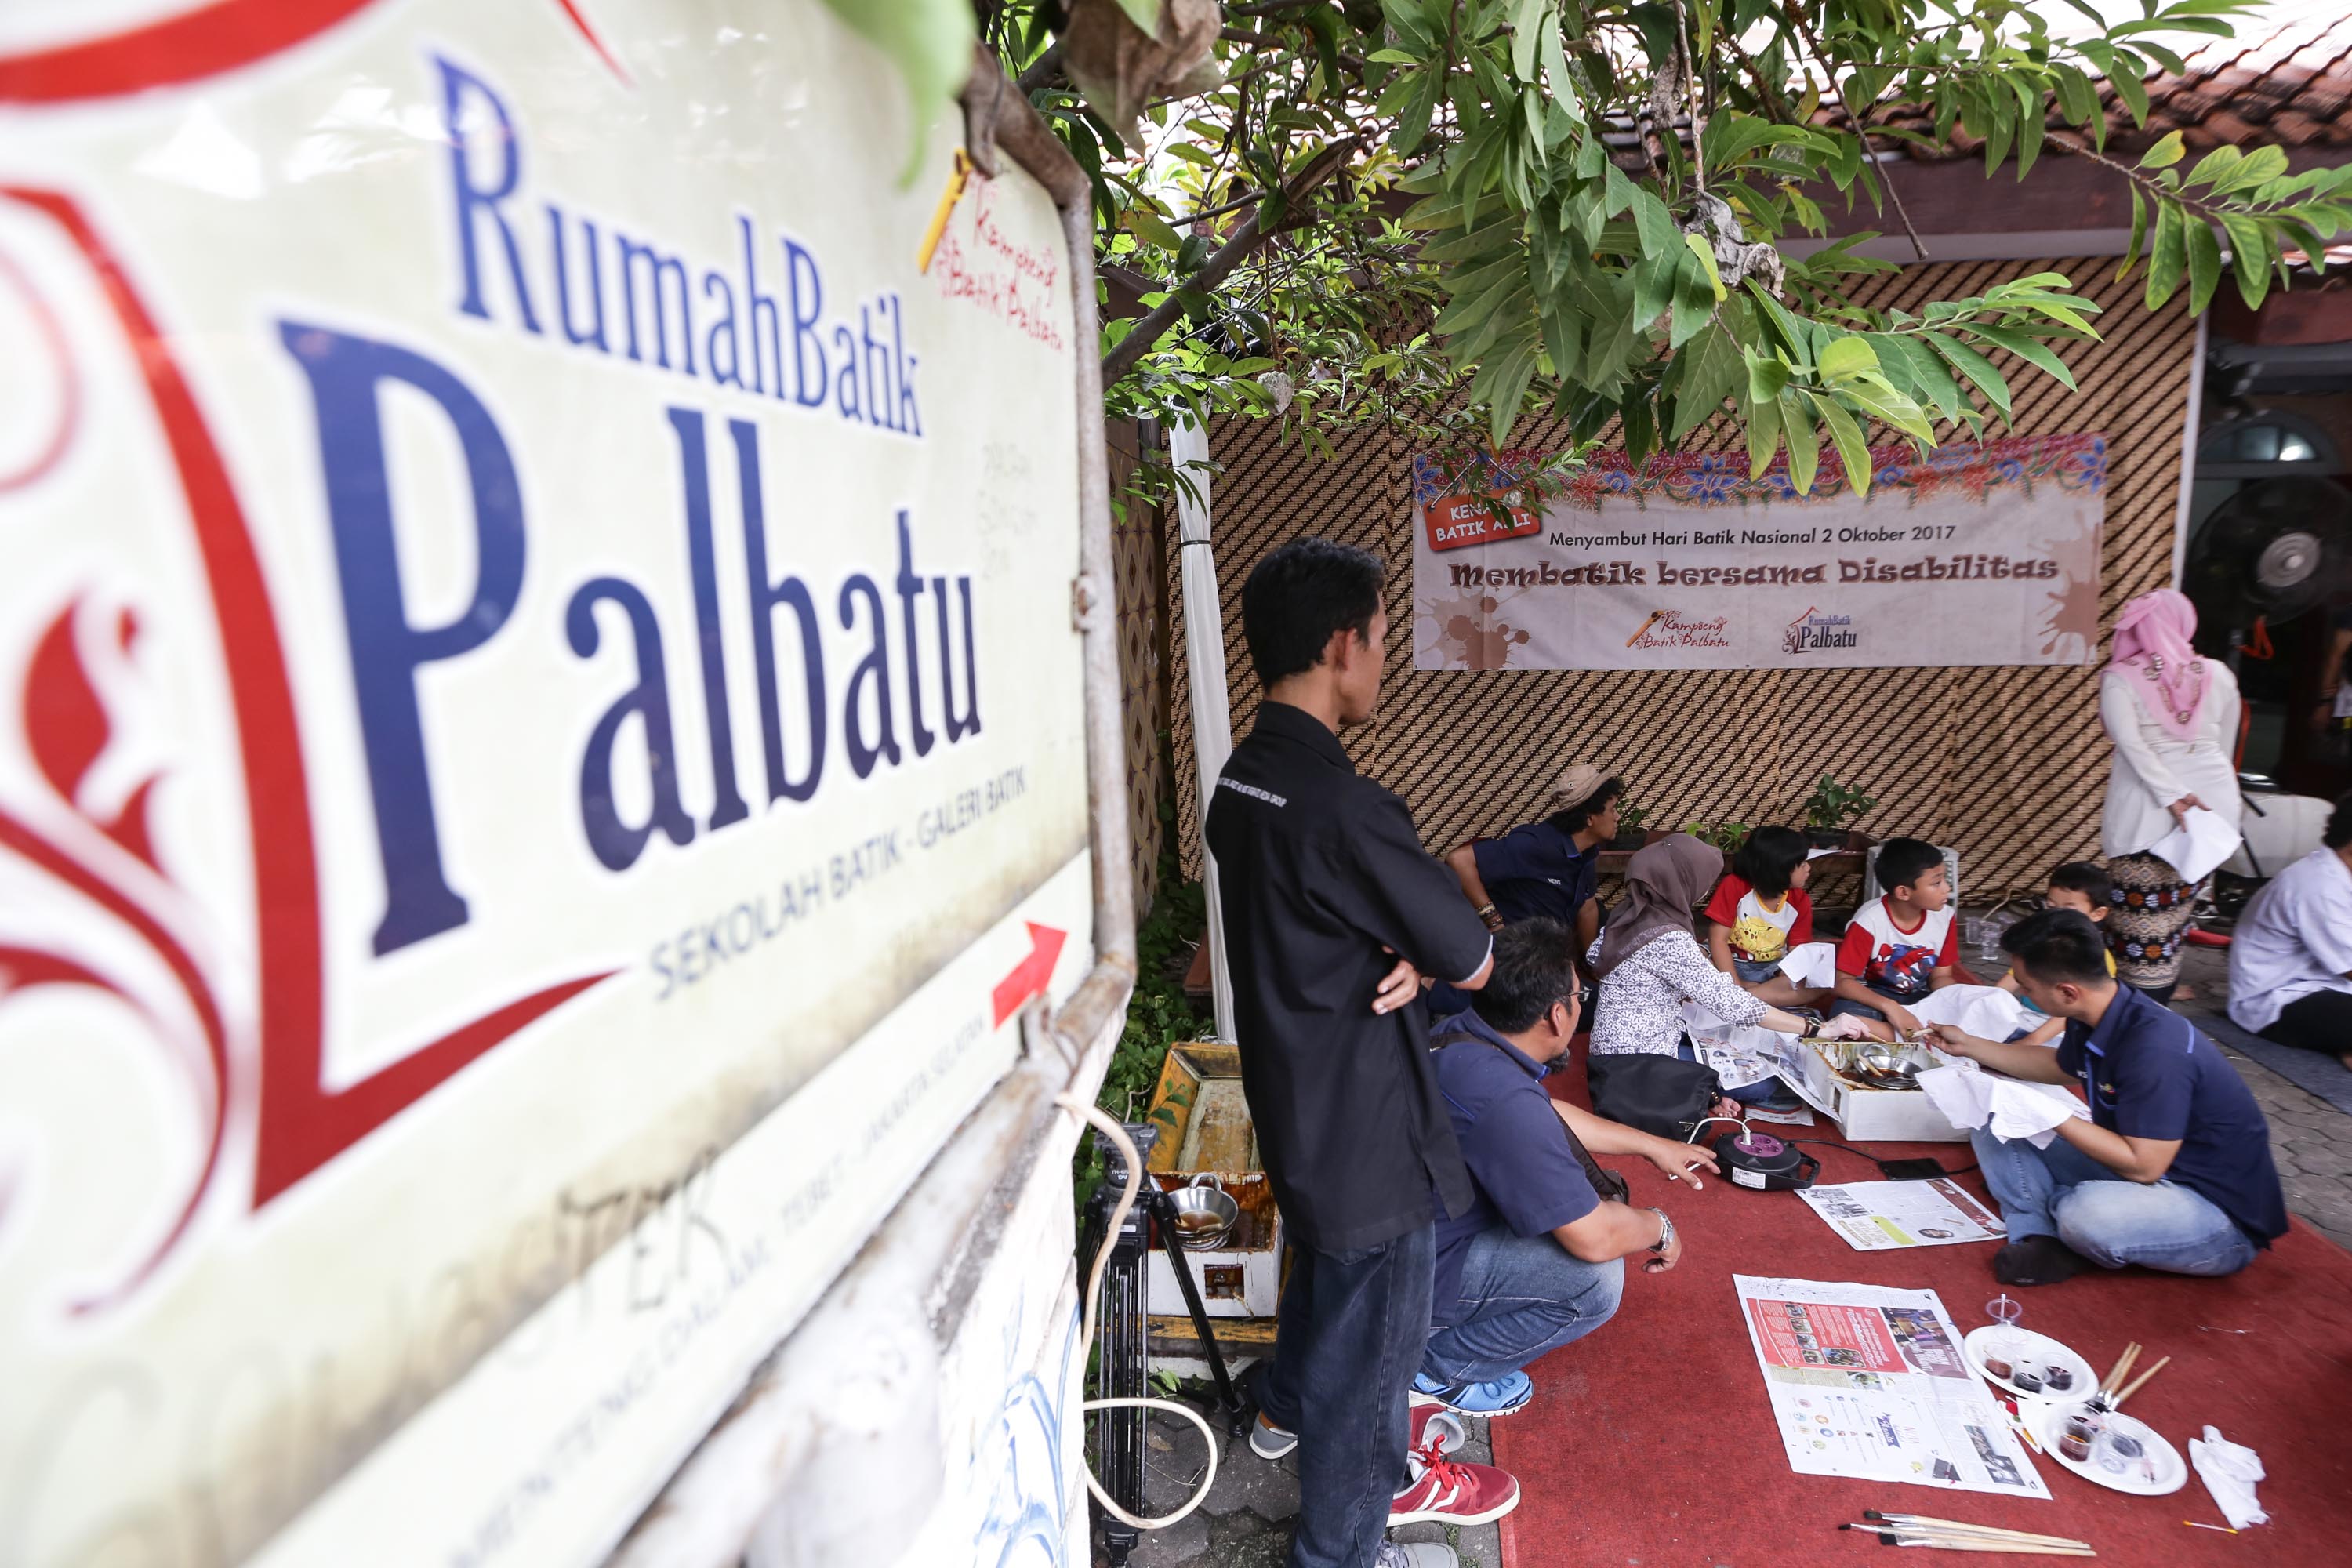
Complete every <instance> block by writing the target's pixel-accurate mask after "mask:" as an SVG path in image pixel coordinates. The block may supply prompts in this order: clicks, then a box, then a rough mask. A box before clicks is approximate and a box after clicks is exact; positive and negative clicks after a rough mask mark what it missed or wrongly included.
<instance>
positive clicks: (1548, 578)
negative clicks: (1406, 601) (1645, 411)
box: [1412, 435, 2107, 669]
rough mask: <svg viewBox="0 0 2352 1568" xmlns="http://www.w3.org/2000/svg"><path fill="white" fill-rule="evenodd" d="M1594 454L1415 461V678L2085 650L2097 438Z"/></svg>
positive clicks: (2091, 641) (2097, 516)
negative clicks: (1768, 453)
mask: <svg viewBox="0 0 2352 1568" xmlns="http://www.w3.org/2000/svg"><path fill="white" fill-rule="evenodd" d="M1871 461H1872V465H1873V470H1872V479H1871V485H1870V490H1869V493H1868V494H1867V495H1864V494H1861V493H1859V492H1857V491H1856V490H1855V489H1854V488H1853V486H1852V485H1850V484H1849V483H1847V481H1846V477H1845V473H1844V470H1843V468H1842V467H1841V466H1840V465H1839V464H1838V463H1837V461H1836V455H1835V454H1834V453H1824V454H1823V456H1822V467H1821V471H1820V473H1819V474H1818V475H1817V476H1816V477H1815V480H1814V483H1813V486H1812V488H1811V490H1810V491H1809V492H1808V493H1806V494H1804V495H1799V494H1798V493H1797V490H1796V487H1795V486H1794V485H1793V484H1792V483H1791V482H1790V479H1789V473H1788V467H1787V458H1786V457H1785V455H1784V456H1782V457H1780V458H1775V459H1774V460H1773V463H1772V465H1771V467H1769V468H1767V469H1765V471H1764V473H1763V474H1762V475H1761V476H1760V477H1758V478H1755V479H1750V478H1749V477H1748V457H1747V454H1746V453H1744V452H1662V453H1660V454H1658V455H1656V456H1654V457H1653V458H1650V459H1649V460H1648V461H1646V462H1644V463H1643V464H1641V465H1639V466H1638V467H1637V466H1636V465H1635V464H1634V463H1633V461H1632V460H1631V459H1630V458H1628V457H1627V456H1626V454H1624V453H1623V452H1622V451H1603V452H1595V453H1592V454H1591V455H1590V457H1589V458H1587V459H1586V461H1585V463H1584V464H1583V466H1582V467H1580V468H1574V469H1571V470H1570V471H1569V472H1568V473H1567V474H1566V476H1565V477H1564V478H1562V477H1559V476H1557V475H1553V474H1550V473H1549V469H1546V472H1547V477H1546V478H1544V479H1541V480H1540V482H1538V483H1523V482H1522V480H1521V478H1520V476H1522V475H1527V474H1531V473H1534V472H1536V471H1537V470H1538V468H1545V467H1546V459H1545V455H1544V454H1539V453H1534V452H1522V451H1506V452H1503V453H1500V454H1497V455H1495V456H1492V457H1483V456H1482V457H1479V458H1473V459H1470V460H1468V461H1466V462H1457V461H1454V460H1450V459H1446V458H1437V457H1433V456H1430V455H1427V454H1423V455H1421V456H1418V457H1416V458H1413V460H1412V495H1413V517H1412V603H1413V630H1412V639H1413V664H1414V666H1415V668H1421V669H1801V668H1807V667H1809V666H1823V665H1828V666H1864V667H1879V668H1892V667H1897V666H1914V665H1989V664H2086V663H2089V662H2090V661H2091V658H2092V654H2093V649H2094V647H2095V645H2096V643H2097V642H2098V626H2099V533H2100V529H2101V526H2102V522H2103V521H2104V516H2105V496H2106V471H2107V444H2106V437H2104V436H2098V435H2075V436H2037V437H2021V438H2018V439H2013V440H2003V441H1991V442H1987V443H1984V444H1982V445H1977V444H1963V445H1958V446H1951V447H1937V448H1935V449H1934V450H1932V451H1930V452H1928V453H1927V455H1926V456H1925V457H1922V456H1919V455H1918V454H1916V453H1914V452H1913V451H1912V450H1911V449H1910V448H1909V447H1877V448H1874V449H1873V450H1872V452H1871Z"/></svg>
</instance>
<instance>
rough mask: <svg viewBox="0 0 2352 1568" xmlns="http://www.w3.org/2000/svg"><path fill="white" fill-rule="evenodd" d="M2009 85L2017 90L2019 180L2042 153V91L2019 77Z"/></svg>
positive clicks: (2014, 78) (2011, 79)
mask: <svg viewBox="0 0 2352 1568" xmlns="http://www.w3.org/2000/svg"><path fill="white" fill-rule="evenodd" d="M2009 85H2010V86H2011V87H2012V88H2014V89H2017V103H2018V110H2019V112H2018V116H2017V177H2018V178H2019V179H2023V178H2025V175H2026V171H2028V170H2029V169H2032V167H2033V160H2034V159H2035V158H2036V157H2037V156H2039V155H2040V154H2041V152H2042V114H2043V110H2042V89H2041V88H2040V87H2039V86H2038V85H2035V84H2032V83H2029V82H2028V81H2027V80H2026V79H2024V78H2023V77H2021V76H2013V77H2011V78H2010V79H2009Z"/></svg>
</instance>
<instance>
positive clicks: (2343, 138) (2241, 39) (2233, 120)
mask: <svg viewBox="0 0 2352 1568" xmlns="http://www.w3.org/2000/svg"><path fill="white" fill-rule="evenodd" d="M2348 9H2352V5H2347V0H2280V3H2279V4H2276V5H2273V6H2271V7H2270V9H2269V10H2268V11H2266V12H2265V13H2263V15H2261V16H2256V17H2253V18H2252V19H2248V20H2242V21H2241V22H2240V23H2239V34H2238V36H2237V37H2233V38H2212V39H2209V40H2207V41H2206V42H2205V43H2204V44H2203V45H2202V46H2201V47H2198V48H2196V49H2194V50H2192V51H2189V52H2187V53H2185V54H2184V55H2183V56H2182V59H2181V63H2182V64H2183V65H2184V66H2186V67H2187V68H2188V69H2187V70H2186V71H2185V72H2183V73H2182V74H2181V75H2180V76H2178V77H2176V76H2174V75H2172V74H2171V73H2170V72H2168V71H2158V72H2157V73H2156V74H2155V75H2153V76H2150V77H2149V78H2148V79H2147V96H2148V118H2147V124H2146V125H2145V126H2139V125H2135V124H2133V123H2132V120H2131V116H2130V114H2129V113H2128V112H2127V111H2126V110H2124V109H2122V108H2121V107H2120V106H2119V105H2118V104H2117V102H2116V95H2115V90H2114V89H2112V88H2107V87H2104V86H2103V87H2102V88H2101V89H2100V100H2101V101H2102V103H2103V104H2104V105H2105V109H2106V111H2107V124H2108V135H2107V140H2108V146H2109V148H2110V149H2111V150H2117V151H2122V152H2137V151H2139V150H2140V149H2142V148H2145V147H2146V146H2147V145H2148V144H2149V143H2150V142H2154V141H2156V140H2157V139H2158V137H2160V136H2163V135H2164V134H2165V133H2167V132H2171V131H2176V130H2177V131H2179V132H2180V133H2181V138H2182V140H2183V141H2185V142H2187V143H2188V144H2189V150H2190V151H2191V152H2192V153H2194V152H2201V151H2206V150H2210V149H2211V148H2214V147H2220V146H2225V145H2235V146H2244V145H2248V144H2251V143H2257V142H2272V143H2276V144H2278V145H2280V146H2283V147H2285V148H2287V149H2288V150H2289V151H2291V152H2292V151H2295V150H2299V149H2308V150H2311V151H2322V150H2327V151H2339V150H2352V15H2347V10H2348ZM1843 118H1844V116H1843V114H1842V113H1840V112H1838V111H1837V110H1825V111H1824V112H1823V114H1822V119H1823V120H1824V121H1830V122H1832V123H1834V122H1839V121H1843ZM1873 119H1874V121H1883V122H1885V123H1888V124H1893V125H1897V126H1902V127H1905V128H1906V129H1909V130H1914V131H1918V132H1930V133H1932V132H1933V130H1934V125H1933V122H1932V121H1931V120H1930V119H1929V118H1928V117H1927V115H1925V114H1923V113H1922V112H1920V110H1918V109H1917V108H1916V106H1914V105H1910V104H1893V105H1889V106H1887V107H1885V108H1884V109H1882V110H1879V111H1878V112H1877V113H1876V114H1875V115H1874V116H1873ZM2050 122H2051V128H2052V129H2053V130H2057V129H2059V128H2060V116H2059V115H2058V113H2057V110H2056V108H2055V106H2054V105H2053V108H2052V110H2051V113H2050ZM1953 142H1954V145H1953V146H1952V147H1951V148H1950V149H1949V150H1948V151H1936V152H1930V151H1927V149H1924V148H1921V147H1918V146H1916V145H1910V144H1906V151H1907V152H1908V153H1909V155H1910V156H1911V157H1913V158H1925V159H1937V158H1945V157H1952V156H1968V155H1972V154H1974V153H1976V152H1978V151H1979V150H1980V149H1981V148H1982V147H1983V145H1984V143H1983V141H1982V139H1981V138H1978V137H1971V136H1969V135H1968V134H1967V133H1966V132H1964V131H1955V132H1954V135H1953ZM2050 151H2051V152H2052V153H2060V152H2063V148H2062V147H2060V146H2059V145H2058V144H2057V143H2054V142H2053V143H2052V145H2051V148H2050Z"/></svg>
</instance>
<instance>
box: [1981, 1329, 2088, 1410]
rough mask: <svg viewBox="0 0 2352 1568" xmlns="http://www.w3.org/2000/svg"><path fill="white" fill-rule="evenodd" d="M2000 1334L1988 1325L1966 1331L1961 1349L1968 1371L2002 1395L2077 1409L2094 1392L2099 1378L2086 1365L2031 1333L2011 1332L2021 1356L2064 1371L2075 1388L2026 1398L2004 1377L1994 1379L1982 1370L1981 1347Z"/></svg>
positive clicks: (2047, 1338) (2046, 1338) (2045, 1337)
mask: <svg viewBox="0 0 2352 1568" xmlns="http://www.w3.org/2000/svg"><path fill="white" fill-rule="evenodd" d="M1999 1332H2000V1327H1999V1326H1998V1325H1997V1324H1992V1323H1988V1324H1986V1325H1985V1326H1984V1327H1983V1328H1981V1329H1971V1330H1969V1336H1968V1338H1966V1339H1964V1340H1962V1341H1961V1342H1960V1348H1961V1349H1962V1350H1963V1351H1965V1352H1967V1353H1968V1358H1969V1371H1970V1372H1972V1373H1976V1374H1977V1375H1978V1376H1979V1377H1981V1378H1983V1379H1984V1380H1985V1381H1986V1382H1987V1383H1990V1384H1992V1385H1993V1386H1994V1387H1995V1388H1998V1389H2000V1391H2001V1392H2002V1393H2003V1394H2010V1395H2011V1396H2012V1397H2014V1398H2018V1399H2032V1400H2035V1401H2037V1402H2038V1401H2042V1400H2055V1401H2057V1402H2058V1403H2059V1404H2061V1405H2080V1404H2081V1403H2082V1402H2083V1401H2084V1400H2085V1399H2087V1398H2089V1397H2090V1396H2091V1395H2092V1394H2095V1393H2096V1392H2097V1390H2098V1386H2099V1374H2098V1373H2095V1372H2093V1371H2092V1370H2091V1363H2089V1362H2086V1361H2084V1359H2083V1358H2082V1357H2081V1356H2079V1355H2076V1354H2075V1353H2074V1352H2073V1351H2072V1350H2070V1349H2068V1348H2067V1347H2066V1346H2064V1345H2062V1344H2060V1343H2059V1342H2057V1341H2056V1340H2053V1339H2052V1338H2051V1337H2050V1336H2049V1335H2048V1334H2037V1333H2035V1332H2034V1331H2032V1329H2012V1330H2011V1333H2014V1334H2015V1335H2017V1337H2018V1338H2019V1339H2020V1340H2021V1341H2023V1342H2024V1344H2025V1349H2024V1350H2023V1351H2022V1352H2020V1353H2021V1354H2022V1355H2023V1356H2024V1358H2025V1359H2026V1360H2027V1361H2029V1362H2031V1363H2033V1364H2034V1365H2035V1366H2051V1365H2053V1364H2054V1365H2058V1366H2063V1367H2065V1368H2066V1369H2067V1370H2068V1371H2070V1372H2072V1373H2074V1387H2072V1388H2069V1389H2066V1390H2064V1391H2063V1392H2062V1393H2057V1394H2050V1393H2039V1394H2029V1393H2027V1392H2026V1391H2025V1390H2024V1389H2021V1388H2020V1387H2018V1386H2017V1384H2013V1383H2011V1382H2010V1381H2009V1379H2007V1378H2005V1377H1995V1376H1994V1375H1993V1374H1992V1373H1989V1372H1987V1371H1986V1370H1985V1363H1984V1347H1985V1342H1986V1341H1987V1340H1988V1339H1990V1337H1991V1336H1993V1335H1994V1334H1997V1333H1999Z"/></svg>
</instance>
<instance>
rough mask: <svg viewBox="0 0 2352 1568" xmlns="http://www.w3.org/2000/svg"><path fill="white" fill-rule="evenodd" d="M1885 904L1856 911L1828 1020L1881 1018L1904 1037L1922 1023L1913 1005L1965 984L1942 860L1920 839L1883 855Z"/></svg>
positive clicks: (1883, 849) (1841, 951)
mask: <svg viewBox="0 0 2352 1568" xmlns="http://www.w3.org/2000/svg"><path fill="white" fill-rule="evenodd" d="M1878 880H1879V883H1880V885H1881V886H1883V887H1884V888H1885V889H1886V896H1885V897H1884V898H1881V899H1875V900H1872V901H1871V902H1869V903H1867V904H1864V906H1863V907H1862V908H1861V909H1859V910H1855V911H1854V916H1853V920H1852V921H1849V922H1848V923H1847V925H1846V928H1845V937H1844V940H1843V941H1842V942H1839V943H1838V956H1837V998H1838V999H1837V1001H1836V1002H1835V1003H1834V1004H1833V1005H1832V1006H1831V1008H1830V1016H1832V1017H1837V1016H1840V1015H1843V1014H1852V1015H1854V1016H1859V1017H1864V1018H1880V1019H1884V1020H1885V1022H1887V1023H1888V1024H1890V1025H1892V1026H1894V1027H1895V1029H1896V1030H1898V1031H1900V1032H1901V1033H1904V1034H1913V1033H1916V1032H1917V1030H1918V1028H1919V1020H1918V1019H1917V1018H1916V1016H1913V1014H1912V1012H1911V1008H1910V1006H1909V1004H1911V1003H1914V1002H1920V1001H1924V1000H1926V998H1927V994H1928V993H1929V992H1930V991H1940V990H1942V989H1943V988H1944V987H1945V986H1947V985H1952V984H1958V982H1959V978H1960V972H1959V962H1960V953H1959V927H1958V921H1956V920H1955V919H1954V918H1953V917H1954V914H1955V912H1956V911H1954V910H1953V909H1952V907H1951V902H1952V884H1951V879H1950V878H1949V877H1948V875H1947V874H1946V872H1945V870H1944V852H1943V851H1942V850H1940V849H1938V848H1937V847H1935V846H1934V845H1932V844H1929V843H1927V842H1925V841H1923V840H1921V839H1917V838H1890V839H1888V840H1887V841H1886V842H1885V843H1884V844H1882V845H1880V846H1879V847H1878Z"/></svg>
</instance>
